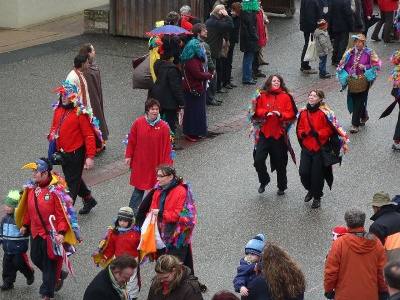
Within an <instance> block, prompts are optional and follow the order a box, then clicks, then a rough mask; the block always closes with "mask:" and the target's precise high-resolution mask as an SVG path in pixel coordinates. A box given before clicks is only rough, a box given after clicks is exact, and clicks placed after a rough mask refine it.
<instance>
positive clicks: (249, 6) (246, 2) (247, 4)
mask: <svg viewBox="0 0 400 300" xmlns="http://www.w3.org/2000/svg"><path fill="white" fill-rule="evenodd" d="M242 5H243V7H242V10H254V11H258V10H260V6H258V0H243V1H242Z"/></svg>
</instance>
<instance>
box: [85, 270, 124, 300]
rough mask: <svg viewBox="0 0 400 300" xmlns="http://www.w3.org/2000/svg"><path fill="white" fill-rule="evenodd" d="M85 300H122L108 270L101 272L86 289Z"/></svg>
mask: <svg viewBox="0 0 400 300" xmlns="http://www.w3.org/2000/svg"><path fill="white" fill-rule="evenodd" d="M83 300H121V298H120V296H119V295H118V292H117V291H116V290H115V289H114V287H113V286H112V282H111V278H110V275H109V274H108V268H105V269H104V270H102V271H100V272H99V274H97V275H96V277H95V278H93V280H92V282H91V283H89V286H88V287H87V288H86V291H85V294H84V295H83Z"/></svg>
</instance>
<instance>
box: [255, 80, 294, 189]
mask: <svg viewBox="0 0 400 300" xmlns="http://www.w3.org/2000/svg"><path fill="white" fill-rule="evenodd" d="M296 114H297V108H296V105H295V103H294V100H293V97H292V96H291V95H290V93H289V91H288V89H287V87H286V85H285V82H284V81H283V78H282V76H281V75H279V74H274V75H271V76H269V77H268V78H267V80H266V82H265V84H264V86H263V88H262V90H261V91H260V92H257V93H256V95H255V97H254V98H253V99H252V101H251V103H250V105H249V109H248V118H249V120H250V121H251V122H252V124H253V126H254V138H255V150H254V153H253V155H254V167H255V169H256V171H257V174H258V181H259V182H260V187H259V188H258V192H259V193H260V194H262V193H264V191H265V187H266V186H267V184H268V183H269V182H270V176H269V174H268V171H267V166H266V159H267V158H268V155H269V156H270V161H271V172H273V171H274V170H276V173H277V187H278V192H277V194H278V195H284V194H285V190H286V189H287V176H286V173H287V172H286V167H287V163H288V154H287V153H288V147H290V145H289V142H288V136H287V131H288V129H289V128H290V124H292V123H293V122H295V120H296Z"/></svg>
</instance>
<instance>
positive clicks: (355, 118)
mask: <svg viewBox="0 0 400 300" xmlns="http://www.w3.org/2000/svg"><path fill="white" fill-rule="evenodd" d="M368 91H369V88H367V89H366V90H365V91H364V92H361V93H355V94H354V93H351V94H350V95H351V97H352V98H353V115H352V117H351V124H352V125H353V126H356V127H358V126H360V119H361V118H362V117H363V115H364V114H365V106H366V104H367V99H368Z"/></svg>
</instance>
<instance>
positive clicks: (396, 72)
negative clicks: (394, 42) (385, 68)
mask: <svg viewBox="0 0 400 300" xmlns="http://www.w3.org/2000/svg"><path fill="white" fill-rule="evenodd" d="M390 60H391V62H392V63H393V64H395V67H394V68H393V70H392V71H390V78H389V80H390V82H392V88H400V51H398V50H397V51H394V52H393V54H392V56H391V57H390Z"/></svg>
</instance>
